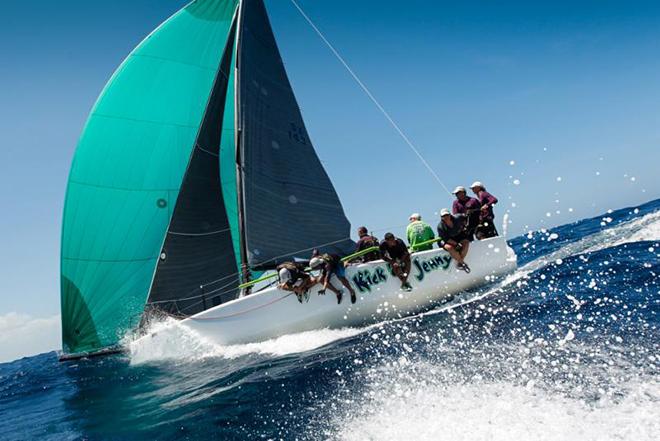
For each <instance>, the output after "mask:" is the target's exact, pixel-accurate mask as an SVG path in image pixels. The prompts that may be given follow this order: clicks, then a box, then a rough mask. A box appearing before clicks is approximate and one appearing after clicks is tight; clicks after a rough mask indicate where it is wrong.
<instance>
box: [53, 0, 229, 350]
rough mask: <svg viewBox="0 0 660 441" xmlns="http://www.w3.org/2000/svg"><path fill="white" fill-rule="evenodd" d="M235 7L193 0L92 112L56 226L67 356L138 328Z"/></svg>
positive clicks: (152, 38)
mask: <svg viewBox="0 0 660 441" xmlns="http://www.w3.org/2000/svg"><path fill="white" fill-rule="evenodd" d="M237 4H238V0H197V1H194V2H192V3H191V4H189V5H188V6H186V7H185V8H183V9H182V10H181V11H179V12H178V13H176V14H175V15H174V16H172V17H171V18H170V19H168V20H167V21H166V22H165V23H163V24H162V25H161V26H160V27H159V28H158V29H157V30H155V31H154V32H153V33H152V34H151V35H149V36H148V37H147V38H146V39H145V40H144V41H143V42H142V43H140V45H139V46H138V47H137V48H136V49H135V50H134V51H133V52H132V53H131V54H130V55H129V56H128V58H127V59H126V60H125V61H124V62H123V63H122V65H121V66H120V67H119V68H118V69H117V71H116V72H115V74H114V75H113V76H112V78H111V79H110V81H109V82H108V84H107V85H106V87H105V89H104V90H103V92H102V93H101V95H100V97H99V99H98V100H97V102H96V104H95V106H94V108H93V109H92V112H91V114H90V117H89V119H88V121H87V123H86V125H85V128H84V130H83V133H82V135H81V138H80V141H79V144H78V147H77V149H76V153H75V157H74V160H73V164H72V167H71V172H70V175H69V183H68V187H67V195H66V201H65V208H64V220H63V227H62V249H61V306H62V341H63V349H64V351H65V352H67V353H79V352H86V351H94V350H97V349H99V348H102V347H106V346H111V345H114V344H116V343H117V342H118V341H119V340H120V339H121V338H122V337H123V336H124V335H125V333H126V332H127V331H129V330H130V329H132V328H134V327H135V326H136V325H137V324H138V323H139V320H140V317H141V314H142V312H143V309H144V305H145V302H146V299H147V296H148V291H149V288H150V284H151V280H152V277H153V273H154V268H155V266H156V261H157V259H158V256H159V253H160V249H161V246H162V244H163V240H164V236H165V232H166V230H167V227H168V224H169V222H170V218H171V215H172V210H173V208H174V205H175V203H176V199H177V196H178V192H179V188H180V185H181V182H182V179H183V174H184V172H185V170H186V167H187V164H188V161H189V159H190V154H191V150H192V148H193V144H194V142H195V137H196V134H197V132H198V129H199V126H200V124H201V120H202V117H203V114H204V110H205V107H206V104H207V101H208V97H209V94H210V91H211V87H212V85H213V81H214V79H215V77H216V74H217V70H218V64H219V62H220V59H221V57H222V55H223V54H222V52H223V50H224V48H225V45H226V43H227V38H228V33H229V29H230V26H231V21H232V18H233V16H234V14H235V12H236V7H237ZM231 90H232V91H233V87H232V89H231ZM232 114H233V111H232ZM232 127H233V123H232ZM232 142H233V137H232ZM232 164H235V161H233V162H232ZM232 232H233V231H232Z"/></svg>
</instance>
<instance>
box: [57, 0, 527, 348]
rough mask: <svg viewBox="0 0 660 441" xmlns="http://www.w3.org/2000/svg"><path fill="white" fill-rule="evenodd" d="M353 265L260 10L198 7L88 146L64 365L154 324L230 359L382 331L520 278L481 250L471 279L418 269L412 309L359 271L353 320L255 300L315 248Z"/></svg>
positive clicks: (122, 85)
mask: <svg viewBox="0 0 660 441" xmlns="http://www.w3.org/2000/svg"><path fill="white" fill-rule="evenodd" d="M354 247H355V243H354V242H353V241H352V240H351V239H350V223H349V221H348V219H347V218H346V215H345V213H344V210H343V207H342V205H341V202H340V200H339V197H338V195H337V193H336V191H335V189H334V187H333V185H332V182H331V181H330V178H329V177H328V175H327V173H326V172H325V170H324V168H323V166H322V165H321V162H320V161H319V158H318V156H317V155H316V152H315V149H314V146H313V144H312V142H311V140H310V137H309V134H308V133H307V129H306V128H305V124H304V122H303V119H302V115H301V112H300V109H299V107H298V104H297V101H296V98H295V95H294V93H293V91H292V88H291V84H290V83H289V80H288V77H287V74H286V71H285V68H284V64H283V62H282V58H281V56H280V53H279V50H278V47H277V43H276V41H275V38H274V35H273V31H272V28H271V25H270V22H269V19H268V14H267V11H266V9H265V6H264V4H263V0H196V1H193V2H192V3H190V4H188V5H187V6H185V7H184V8H183V9H181V10H180V11H179V12H177V13H176V14H174V15H173V16H172V17H170V18H169V19H168V20H166V21H165V22H164V23H163V24H162V25H160V26H159V27H158V28H157V29H156V30H154V31H153V32H152V33H151V34H150V35H149V36H147V38H146V39H145V40H144V41H142V42H141V43H140V44H139V45H138V46H137V47H136V48H135V49H134V50H133V51H132V52H131V53H130V55H129V56H128V57H127V58H126V60H125V61H124V62H123V63H122V64H121V65H120V66H119V68H118V69H117V70H116V72H115V73H114V74H113V75H112V77H111V78H110V80H109V82H108V83H107V85H106V86H105V88H104V89H103V91H102V93H101V95H100V96H99V98H98V100H97V102H96V103H95V105H94V107H93V109H92V111H91V113H90V116H89V118H88V120H87V122H86V124H85V127H84V129H83V132H82V135H81V138H80V141H79V144H78V147H77V149H76V152H75V156H74V159H73V162H72V166H71V171H70V176H69V181H68V186H67V194H66V200H65V208H64V216H63V229H62V247H61V309H62V345H63V356H62V358H63V359H70V358H76V357H81V356H90V355H95V354H104V353H109V352H113V351H116V350H118V348H120V346H121V341H122V339H123V338H124V337H125V336H126V335H128V334H131V333H133V332H135V330H136V329H139V328H140V326H141V324H143V323H145V321H146V320H147V319H148V318H149V317H150V316H152V315H153V314H160V315H163V314H166V315H169V316H173V317H176V318H178V319H180V322H179V323H180V325H181V326H187V327H189V328H190V329H192V330H194V331H195V332H198V333H200V334H201V335H202V336H204V337H206V338H208V339H210V340H212V341H214V342H217V343H218V344H235V343H244V342H253V341H259V340H263V339H268V338H273V337H277V336H279V335H283V334H286V333H291V332H301V331H306V330H311V329H318V328H324V327H344V326H353V325H360V324H364V323H370V322H374V321H379V320H385V319H387V318H388V317H393V316H403V315H409V314H413V313H416V312H419V311H422V310H424V309H428V308H430V307H432V306H433V305H434V304H436V303H437V302H439V301H442V300H443V299H445V298H447V296H450V295H453V294H455V293H458V292H460V291H462V290H465V289H467V288H471V287H474V286H476V285H479V284H483V283H486V282H487V281H488V280H493V279H494V278H495V277H499V276H501V275H503V274H506V273H507V272H510V271H512V270H513V269H514V268H515V265H516V263H515V255H514V254H513V251H512V250H511V249H510V248H509V247H508V246H507V244H506V241H505V239H504V238H502V237H498V238H493V239H488V240H484V241H480V242H475V244H474V245H473V247H472V249H471V252H470V255H469V257H468V259H467V261H468V263H469V264H470V265H471V266H472V268H473V271H472V273H470V274H466V273H464V272H459V271H456V268H455V265H453V264H452V262H451V258H450V257H449V255H448V254H447V253H446V252H445V251H443V250H440V249H437V250H432V251H425V252H421V253H415V254H414V255H413V271H412V272H413V274H411V278H410V280H411V284H412V286H413V289H412V291H410V292H407V291H402V290H401V289H400V286H399V283H397V280H396V278H395V277H394V276H392V274H391V272H390V270H389V268H388V266H387V265H386V264H385V263H384V262H383V261H376V262H369V263H365V264H360V265H351V266H349V267H348V268H347V277H348V279H349V280H350V281H351V283H352V285H353V286H354V288H355V289H356V291H357V292H358V301H357V303H356V304H351V303H350V302H348V301H345V302H344V303H342V304H339V305H338V304H337V302H336V299H335V298H334V296H331V295H328V296H320V295H318V294H319V292H318V288H317V289H312V292H311V293H310V296H309V297H308V298H307V301H306V302H302V303H301V302H299V301H298V299H297V298H296V296H295V295H292V293H290V292H286V291H282V290H280V289H278V288H277V286H272V285H271V286H266V287H264V288H262V289H258V288H255V287H250V288H243V287H244V286H245V285H249V283H246V282H249V281H250V280H253V279H255V278H258V277H259V275H260V274H262V273H263V272H264V271H269V270H272V269H274V268H275V267H276V266H277V265H278V264H280V263H282V262H284V261H292V260H304V259H308V258H309V255H310V252H311V250H312V249H314V248H316V249H319V250H320V251H321V252H328V253H336V254H341V255H346V254H349V253H351V252H352V251H353V250H354ZM248 290H251V291H248ZM248 292H249V295H246V294H248ZM142 338H156V336H155V335H151V334H146V335H145V336H143V337H142Z"/></svg>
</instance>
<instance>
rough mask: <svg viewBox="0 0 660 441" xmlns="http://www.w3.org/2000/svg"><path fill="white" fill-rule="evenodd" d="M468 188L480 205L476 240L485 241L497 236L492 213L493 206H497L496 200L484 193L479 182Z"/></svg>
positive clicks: (484, 188)
mask: <svg viewBox="0 0 660 441" xmlns="http://www.w3.org/2000/svg"><path fill="white" fill-rule="evenodd" d="M470 188H471V189H472V191H473V192H474V194H475V195H476V196H477V198H478V199H479V203H480V204H481V214H480V217H479V225H477V229H476V231H475V235H476V236H477V239H479V240H481V239H487V238H489V237H495V236H498V234H497V229H496V228H495V222H494V220H495V214H494V213H493V205H495V204H497V198H496V197H495V196H493V195H492V194H490V193H488V192H487V191H486V187H484V184H482V183H481V182H479V181H476V182H474V183H473V184H472V185H471V186H470Z"/></svg>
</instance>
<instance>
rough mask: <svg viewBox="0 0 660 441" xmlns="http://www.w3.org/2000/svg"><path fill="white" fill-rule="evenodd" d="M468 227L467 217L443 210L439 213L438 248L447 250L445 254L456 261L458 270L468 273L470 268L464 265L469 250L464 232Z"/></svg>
mask: <svg viewBox="0 0 660 441" xmlns="http://www.w3.org/2000/svg"><path fill="white" fill-rule="evenodd" d="M467 226H468V217H467V216H466V215H464V214H451V213H450V212H449V210H447V209H446V208H443V209H442V210H441V211H440V223H439V224H438V237H439V238H440V239H442V242H440V243H439V244H438V246H440V247H442V248H444V249H445V250H447V252H448V253H449V254H450V255H451V257H453V258H454V259H455V260H456V262H457V263H456V266H457V267H458V269H461V270H463V271H465V272H466V273H469V272H470V267H469V266H467V264H466V263H465V260H464V259H465V256H467V253H468V249H469V248H470V239H469V235H468V234H469V233H468V232H467V231H466V228H467Z"/></svg>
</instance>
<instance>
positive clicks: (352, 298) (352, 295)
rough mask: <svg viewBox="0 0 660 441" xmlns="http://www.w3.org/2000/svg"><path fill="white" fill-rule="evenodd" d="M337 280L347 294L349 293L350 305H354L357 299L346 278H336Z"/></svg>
mask: <svg viewBox="0 0 660 441" xmlns="http://www.w3.org/2000/svg"><path fill="white" fill-rule="evenodd" d="M337 278H338V279H339V280H340V281H341V283H342V285H344V286H345V287H346V288H347V289H348V292H350V293H351V303H355V302H356V300H357V297H356V295H355V290H353V287H352V286H351V283H350V282H349V281H348V279H347V278H346V277H337Z"/></svg>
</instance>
